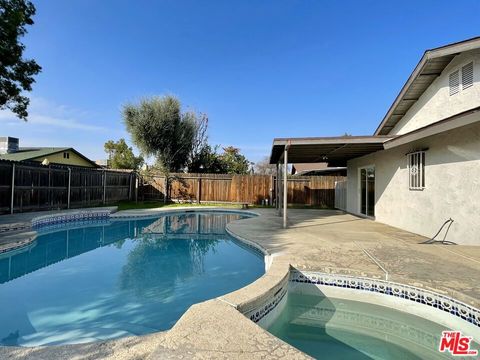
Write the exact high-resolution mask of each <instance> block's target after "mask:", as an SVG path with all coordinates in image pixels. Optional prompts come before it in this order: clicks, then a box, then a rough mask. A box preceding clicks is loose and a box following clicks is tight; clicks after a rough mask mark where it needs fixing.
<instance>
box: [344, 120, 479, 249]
mask: <svg viewBox="0 0 480 360" xmlns="http://www.w3.org/2000/svg"><path fill="white" fill-rule="evenodd" d="M479 120H480V115H479ZM421 148H428V150H427V152H426V159H425V162H426V167H425V183H426V188H425V189H424V190H422V191H418V190H417V191H414V190H409V188H408V170H407V157H406V155H405V154H406V153H408V152H409V151H411V150H416V149H421ZM371 164H373V165H375V176H376V178H375V219H376V220H377V221H379V222H382V223H385V224H388V225H392V226H395V227H398V228H401V229H405V230H408V231H411V232H414V233H417V234H420V235H424V236H427V237H432V236H433V235H434V234H435V233H436V232H437V231H438V229H439V228H440V226H441V225H442V224H443V222H444V221H445V220H447V219H448V218H450V217H451V218H453V220H454V223H453V225H452V226H451V228H450V231H449V233H448V236H447V240H450V241H454V242H456V243H459V244H475V245H480V123H476V124H474V125H469V126H465V127H463V128H460V129H456V130H451V131H448V132H446V133H443V134H440V135H435V136H432V137H429V138H425V139H422V140H419V141H416V142H414V143H410V144H407V145H404V146H401V147H398V148H394V149H390V150H384V151H380V152H377V153H374V154H371V155H367V156H364V157H361V158H357V159H354V160H351V161H349V162H348V170H347V171H348V189H347V211H349V212H352V213H356V214H358V213H359V191H358V168H359V167H361V166H365V165H371ZM442 235H443V234H442Z"/></svg>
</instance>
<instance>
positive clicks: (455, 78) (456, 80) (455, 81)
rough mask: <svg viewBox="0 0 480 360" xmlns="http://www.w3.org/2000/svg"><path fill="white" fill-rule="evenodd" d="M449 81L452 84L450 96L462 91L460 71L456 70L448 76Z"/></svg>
mask: <svg viewBox="0 0 480 360" xmlns="http://www.w3.org/2000/svg"><path fill="white" fill-rule="evenodd" d="M448 83H449V85H450V96H452V95H455V94H456V93H458V92H459V91H460V75H459V71H458V70H457V71H454V72H453V73H451V74H450V76H449V77H448Z"/></svg>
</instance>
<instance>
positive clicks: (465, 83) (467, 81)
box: [462, 62, 473, 89]
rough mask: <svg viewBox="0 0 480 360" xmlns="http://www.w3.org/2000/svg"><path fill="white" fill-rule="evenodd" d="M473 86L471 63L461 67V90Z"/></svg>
mask: <svg viewBox="0 0 480 360" xmlns="http://www.w3.org/2000/svg"><path fill="white" fill-rule="evenodd" d="M472 85H473V62H471V63H470V64H467V65H465V66H462V89H466V88H469V87H470V86H472Z"/></svg>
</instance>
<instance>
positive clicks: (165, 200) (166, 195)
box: [163, 175, 168, 204]
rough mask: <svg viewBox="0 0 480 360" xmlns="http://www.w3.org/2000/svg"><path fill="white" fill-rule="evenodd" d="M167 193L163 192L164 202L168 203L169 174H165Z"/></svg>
mask: <svg viewBox="0 0 480 360" xmlns="http://www.w3.org/2000/svg"><path fill="white" fill-rule="evenodd" d="M164 190H165V191H164V192H165V193H164V194H163V203H164V204H166V203H167V197H168V176H166V175H165V189H164Z"/></svg>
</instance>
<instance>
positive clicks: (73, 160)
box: [33, 151, 93, 167]
mask: <svg viewBox="0 0 480 360" xmlns="http://www.w3.org/2000/svg"><path fill="white" fill-rule="evenodd" d="M66 152H68V153H69V154H70V155H69V156H70V157H69V158H68V159H65V158H64V157H63V151H62V152H59V153H57V154H52V155H48V156H42V157H39V158H36V159H33V161H39V162H42V161H43V160H45V159H48V161H49V162H50V163H51V164H65V165H75V166H84V167H93V165H92V164H91V163H89V162H88V161H87V160H85V159H84V158H82V157H80V156H78V155H77V154H75V153H74V152H72V151H66Z"/></svg>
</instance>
